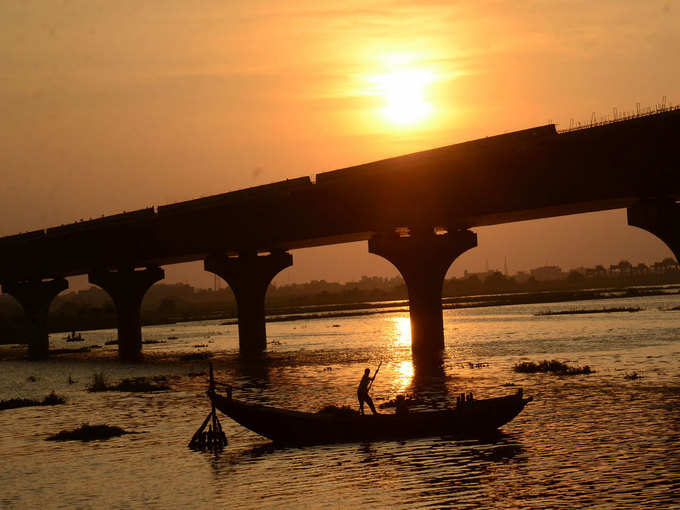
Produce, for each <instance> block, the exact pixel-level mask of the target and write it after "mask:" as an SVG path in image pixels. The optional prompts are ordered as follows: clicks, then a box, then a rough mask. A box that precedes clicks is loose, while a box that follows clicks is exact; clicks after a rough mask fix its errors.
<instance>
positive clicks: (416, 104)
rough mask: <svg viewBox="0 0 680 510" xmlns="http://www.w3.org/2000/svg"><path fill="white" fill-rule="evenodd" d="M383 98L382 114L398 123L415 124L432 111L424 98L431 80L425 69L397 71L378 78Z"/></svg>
mask: <svg viewBox="0 0 680 510" xmlns="http://www.w3.org/2000/svg"><path fill="white" fill-rule="evenodd" d="M379 82H380V84H381V88H382V93H383V96H384V98H385V103H386V104H385V107H384V108H383V110H382V112H383V115H384V116H385V117H386V118H387V119H388V120H389V121H390V122H392V123H394V124H399V125H406V124H415V123H417V122H419V121H422V120H423V119H425V118H427V117H428V116H429V115H430V114H431V113H432V109H433V108H432V105H431V104H430V103H428V102H427V100H426V98H425V89H426V86H427V85H428V84H429V83H431V82H432V77H431V75H430V73H427V72H426V71H419V70H412V71H397V72H394V73H391V74H388V75H384V76H382V77H381V78H380V80H379Z"/></svg>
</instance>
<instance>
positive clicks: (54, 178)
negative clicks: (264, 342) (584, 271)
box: [0, 0, 680, 286]
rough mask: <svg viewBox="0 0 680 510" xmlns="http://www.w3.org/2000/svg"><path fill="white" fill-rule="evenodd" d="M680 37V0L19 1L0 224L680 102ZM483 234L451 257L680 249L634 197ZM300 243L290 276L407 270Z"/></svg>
mask: <svg viewBox="0 0 680 510" xmlns="http://www.w3.org/2000/svg"><path fill="white" fill-rule="evenodd" d="M679 54H680V2H679V1H673V0H659V1H656V0H646V1H644V2H643V1H639V0H618V1H599V2H592V1H579V0H569V1H525V2H517V1H491V0H480V1H474V2H473V1H469V2H462V1H458V2H457V1H420V2H405V1H373V2H371V1H366V0H364V1H360V2H359V1H348V0H343V1H341V2H330V1H325V2H319V1H313V2H312V1H300V2H269V1H253V0H250V1H241V2H239V1H229V2H225V1H222V0H220V1H208V0H204V1H187V0H176V1H175V0H164V1H160V0H159V1H153V2H152V1H144V0H134V1H109V0H107V1H96V0H81V1H66V0H64V1H57V0H45V1H30V0H15V1H8V0H0V149H1V150H0V168H1V171H2V179H0V235H9V234H13V233H17V232H19V231H26V230H32V229H36V228H43V227H47V226H52V225H58V224H62V223H68V222H72V221H74V220H78V219H80V218H90V217H97V216H101V215H103V214H112V213H117V212H120V211H122V210H128V211H129V210H134V209H139V208H142V207H147V206H150V205H159V204H163V203H168V202H173V201H179V200H186V199H190V198H194V197H198V196H203V195H209V194H215V193H222V192H225V191H228V190H234V189H238V188H242V187H247V186H252V185H257V184H264V183H267V182H272V181H277V180H281V179H285V178H291V177H298V176H301V175H312V174H314V173H317V172H321V171H325V170H332V169H335V168H341V167H343V166H348V165H354V164H359V163H363V162H367V161H372V160H375V159H380V158H384V157H389V156H395V155H399V154H404V153H408V152H413V151H416V150H424V149H428V148H432V147H436V146H441V145H448V144H452V143H456V142H461V141H465V140H469V139H473V138H477V137H482V136H486V135H493V134H497V133H500V132H504V131H512V130H516V129H522V128H526V127H531V126H535V125H541V124H546V123H548V122H556V123H559V126H558V127H563V128H564V127H569V125H570V123H571V119H574V121H575V122H576V121H579V122H588V121H589V120H590V118H591V115H592V114H593V113H595V114H596V116H597V117H598V118H600V117H605V116H612V114H613V108H617V109H618V112H623V111H633V110H634V109H635V106H636V103H640V104H641V106H642V107H646V106H653V105H655V104H657V103H661V102H662V100H663V98H664V96H666V102H667V103H677V102H680V66H678V59H679V57H678V55H679ZM395 104H396V105H401V106H397V107H395ZM476 231H477V233H478V234H479V245H480V246H479V247H478V248H476V249H474V250H471V251H470V252H468V253H467V254H465V255H464V256H462V257H461V258H460V259H458V261H456V262H455V263H454V266H453V267H452V273H451V274H461V273H462V272H463V270H464V269H468V270H470V271H481V270H484V269H485V267H486V264H487V261H488V265H489V267H492V268H494V267H495V268H502V267H503V261H504V258H505V257H507V260H508V265H509V269H510V271H511V272H514V271H516V270H519V269H528V268H531V267H535V266H538V265H543V264H546V263H548V264H559V265H561V266H563V267H565V268H569V267H576V266H580V265H594V264H597V263H611V262H616V261H618V260H620V259H621V258H626V259H629V260H630V261H631V262H635V263H637V262H648V261H651V260H656V259H659V258H662V257H664V256H667V255H669V254H670V252H669V251H668V250H667V249H666V247H665V246H664V245H663V244H662V243H661V242H660V241H658V240H657V239H655V238H653V237H652V236H651V235H649V234H647V233H645V232H643V231H639V230H637V229H634V228H632V227H628V226H627V225H626V220H625V211H613V212H609V213H598V214H593V215H582V216H574V217H568V218H559V219H548V220H542V221H535V222H526V223H518V224H512V225H503V226H496V227H489V228H480V229H477V230H476ZM293 257H294V261H295V263H294V266H293V267H292V268H289V269H287V270H285V271H284V272H282V273H281V274H280V276H279V277H277V279H276V280H275V282H277V283H287V282H292V281H306V280H309V279H313V278H316V279H321V278H324V279H328V280H347V279H354V278H358V277H360V276H361V275H362V274H369V275H373V274H380V275H393V274H396V270H395V269H394V268H393V267H392V266H391V265H390V264H388V263H387V262H386V261H383V260H382V259H380V258H379V257H376V256H374V255H370V254H368V253H367V246H366V243H354V244H349V245H344V246H338V247H325V248H317V249H311V250H298V251H294V252H293ZM166 274H167V276H168V278H167V281H170V282H174V281H183V280H187V281H190V282H191V283H196V284H201V285H204V286H211V285H212V282H213V278H212V275H210V274H204V273H203V271H202V268H201V266H200V264H190V265H181V266H175V267H169V268H166Z"/></svg>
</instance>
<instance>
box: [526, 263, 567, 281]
mask: <svg viewBox="0 0 680 510" xmlns="http://www.w3.org/2000/svg"><path fill="white" fill-rule="evenodd" d="M531 276H533V277H534V279H535V280H536V281H537V282H551V281H555V280H564V279H565V278H566V277H567V274H566V273H565V272H563V271H562V268H561V267H559V266H543V267H537V268H536V269H532V270H531Z"/></svg>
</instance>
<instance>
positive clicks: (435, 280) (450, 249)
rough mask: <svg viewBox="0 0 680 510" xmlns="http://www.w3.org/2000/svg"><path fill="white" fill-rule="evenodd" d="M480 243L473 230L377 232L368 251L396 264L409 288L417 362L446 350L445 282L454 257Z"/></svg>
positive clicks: (437, 358)
mask: <svg viewBox="0 0 680 510" xmlns="http://www.w3.org/2000/svg"><path fill="white" fill-rule="evenodd" d="M475 246H477V234H475V233H474V232H470V231H469V230H459V231H454V232H449V233H447V234H444V235H436V234H435V233H434V232H433V231H420V232H419V231H415V232H412V234H411V235H410V236H409V237H399V236H398V235H396V234H390V235H376V236H374V237H373V238H371V239H370V240H369V241H368V251H369V252H370V253H374V254H375V255H380V256H381V257H384V258H386V259H387V260H389V261H390V262H391V263H392V264H394V265H395V266H396V267H397V269H398V270H399V272H400V273H401V275H402V276H403V278H404V280H405V281H406V287H407V289H408V299H409V311H410V314H411V352H412V353H413V359H414V361H416V362H417V363H421V364H423V363H425V362H431V361H437V360H439V359H441V354H442V351H443V350H444V321H443V318H442V285H443V283H444V277H445V276H446V272H447V271H448V269H449V267H450V266H451V264H452V263H453V261H454V260H455V259H456V258H458V257H459V256H460V255H461V254H462V253H464V252H465V251H467V250H469V249H470V248H474V247H475Z"/></svg>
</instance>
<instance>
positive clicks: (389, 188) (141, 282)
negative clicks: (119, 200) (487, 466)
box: [0, 109, 680, 360]
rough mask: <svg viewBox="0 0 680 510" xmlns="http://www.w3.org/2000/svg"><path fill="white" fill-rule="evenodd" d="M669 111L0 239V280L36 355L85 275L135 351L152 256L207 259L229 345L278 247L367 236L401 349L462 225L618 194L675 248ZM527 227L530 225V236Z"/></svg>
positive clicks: (423, 325)
mask: <svg viewBox="0 0 680 510" xmlns="http://www.w3.org/2000/svg"><path fill="white" fill-rule="evenodd" d="M679 142H680V110H678V109H674V110H667V111H662V112H657V113H654V114H651V115H647V116H642V117H635V118H631V119H626V120H623V121H618V122H613V123H609V124H605V125H598V126H593V127H589V128H586V129H579V130H575V131H569V132H563V133H558V132H557V131H556V129H555V126H554V125H547V126H541V127H536V128H531V129H527V130H523V131H517V132H513V133H507V134H503V135H498V136H493V137H488V138H484V139H480V140H474V141H470V142H465V143H459V144H455V145H450V146H447V147H441V148H437V149H432V150H428V151H423V152H418V153H414V154H409V155H405V156H400V157H395V158H390V159H386V160H382V161H376V162H373V163H368V164H364V165H359V166H354V167H350V168H345V169H342V170H335V171H331V172H325V173H320V174H317V175H316V178H315V180H314V181H313V180H312V179H311V178H309V177H302V178H298V179H292V180H286V181H282V182H277V183H274V184H269V185H265V186H258V187H254V188H248V189H243V190H239V191H234V192H230V193H224V194H221V195H215V196H210V197H205V198H199V199H196V200H189V201H186V202H180V203H175V204H169V205H163V206H159V207H157V208H148V209H142V210H139V211H134V212H130V213H123V214H118V215H114V216H107V217H102V218H99V219H95V220H90V221H81V222H78V223H73V224H70V225H63V226H59V227H53V228H48V229H47V230H36V231H34V232H28V233H24V234H19V235H14V236H8V237H4V238H0V282H1V283H2V288H3V292H5V293H8V294H11V295H13V296H14V297H15V298H16V299H17V300H18V301H19V302H20V303H21V304H22V306H23V308H24V310H25V311H26V313H27V316H28V318H29V321H30V323H31V324H32V327H33V331H32V333H31V338H30V342H29V354H30V356H31V357H33V358H40V357H44V356H46V355H47V352H48V340H47V310H48V308H49V305H50V302H51V301H52V299H53V298H54V296H56V294H58V293H59V292H60V291H62V290H64V289H65V288H67V286H68V283H67V281H66V280H65V277H67V276H73V275H80V274H88V275H89V280H90V282H91V283H94V284H96V285H99V286H100V287H102V288H103V289H104V290H106V291H107V292H108V293H109V294H110V295H111V297H112V299H113V301H114V303H115V305H116V308H117V312H118V335H119V353H120V356H121V358H123V359H134V358H136V357H138V356H139V355H140V353H141V327H140V306H141V301H142V298H143V296H144V293H145V292H146V290H147V289H148V288H149V287H150V286H151V285H153V284H154V283H155V282H157V281H159V280H161V279H162V278H163V277H164V272H163V270H162V269H161V268H160V266H161V265H166V264H174V263H179V262H187V261H192V260H204V261H205V269H206V270H208V271H211V272H213V273H215V274H217V275H219V276H221V277H222V278H224V279H225V280H226V281H227V282H228V283H229V285H230V286H231V288H232V290H233V291H234V294H235V296H236V299H237V302H238V313H239V339H240V342H239V343H240V349H241V351H242V352H243V353H245V352H257V351H261V350H263V349H264V348H265V347H266V335H265V321H264V296H265V293H266V289H267V287H268V285H269V283H270V281H271V279H272V278H273V277H274V276H275V275H276V274H277V273H278V272H279V271H281V270H282V269H284V268H285V267H288V266H290V265H291V264H292V256H291V255H290V254H289V253H288V252H287V250H290V249H295V248H305V247H311V246H320V245H326V244H333V243H343V242H350V241H359V240H368V249H369V251H370V252H371V253H375V254H376V255H380V256H382V257H385V258H386V259H388V260H389V261H391V262H392V263H394V264H395V266H397V268H398V269H399V271H400V272H401V274H402V276H403V277H404V279H405V281H406V284H407V287H408V293H409V301H410V311H411V328H412V342H413V347H412V348H413V353H414V356H415V358H416V360H418V359H419V358H429V357H431V356H433V355H436V354H438V353H439V352H440V351H441V349H442V348H443V346H444V335H443V326H442V311H441V289H442V283H443V279H444V276H445V274H446V271H447V269H448V268H449V266H450V265H451V263H452V262H453V261H454V260H455V259H456V257H458V256H459V255H460V254H461V253H463V252H464V251H466V250H468V249H470V248H473V247H474V246H476V245H477V236H476V235H475V234H474V233H473V232H471V231H470V230H469V229H470V228H471V227H479V226H483V225H492V224H498V223H505V222H513V221H520V220H529V219H537V218H546V217H550V216H558V215H565V214H575V213H584V212H592V211H601V210H606V209H617V208H624V207H625V208H628V217H629V224H631V225H635V226H638V227H641V228H644V229H646V230H648V231H650V232H652V233H654V234H656V235H657V236H659V237H660V238H661V239H662V240H663V241H664V242H666V243H667V244H668V245H669V247H670V248H671V249H672V250H673V252H674V253H675V254H676V257H677V256H678V255H679V254H680V240H678V239H677V232H678V223H679V222H680V215H679V212H678V211H679V209H678V206H677V205H676V203H675V200H676V199H677V198H678V197H679V196H680V174H679V172H678V170H679V169H680V150H679V149H678V145H679ZM538 241H539V240H537V242H538Z"/></svg>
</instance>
